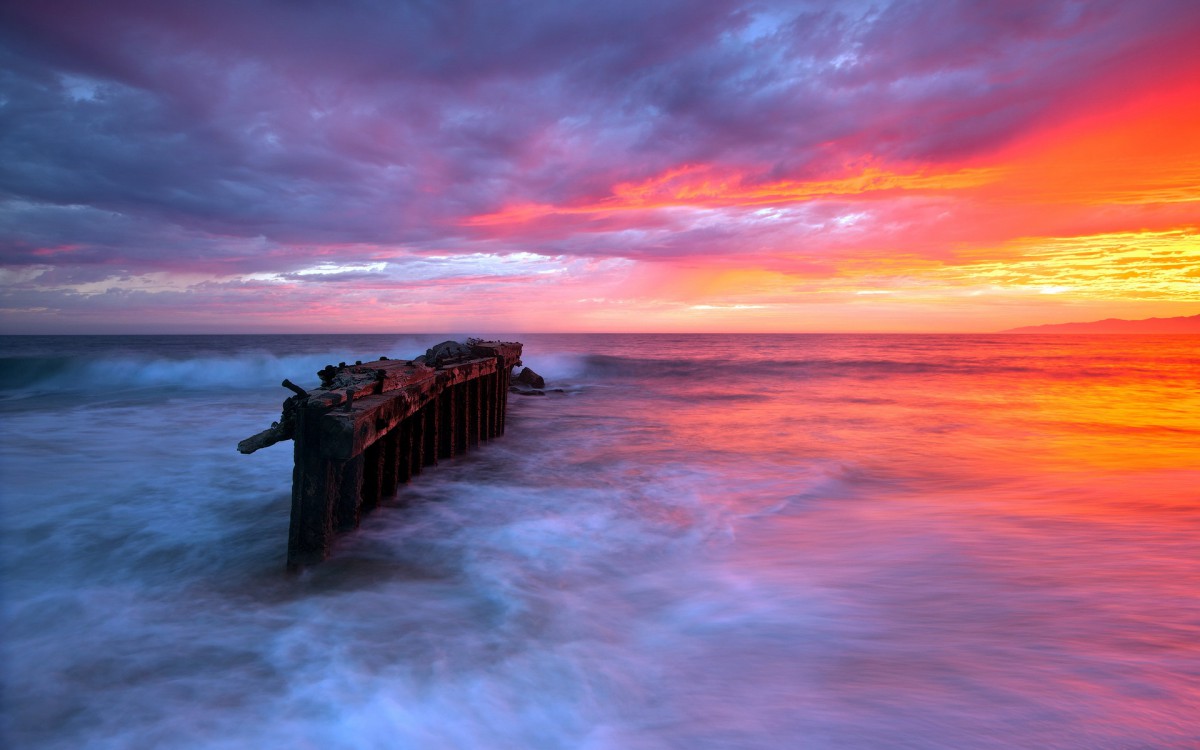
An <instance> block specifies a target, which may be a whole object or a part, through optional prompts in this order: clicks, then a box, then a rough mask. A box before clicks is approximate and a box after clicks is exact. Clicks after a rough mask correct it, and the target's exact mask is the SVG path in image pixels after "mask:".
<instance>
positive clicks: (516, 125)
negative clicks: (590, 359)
mask: <svg viewBox="0 0 1200 750" xmlns="http://www.w3.org/2000/svg"><path fill="white" fill-rule="evenodd" d="M1198 39H1200V2H1196V0H1139V1H1137V2H1133V1H1131V0H1112V1H1111V2H1109V1H1100V2H1088V1H1083V2H1067V1H1060V0H1005V1H1004V2H999V1H997V2H984V1H982V0H977V1H975V2H966V1H963V2H950V1H945V0H939V1H934V0H915V1H912V2H890V1H889V0H880V1H879V2H858V1H853V2H795V1H792V2H769V1H768V2H740V1H732V0H687V1H686V2H685V1H658V0H605V1H604V2H596V1H595V0H589V1H587V2H571V1H568V0H540V1H536V2H535V1H525V2H503V1H481V2H457V1H454V0H445V1H439V0H426V1H424V2H399V1H397V2H378V1H376V2H365V1H364V2H338V3H332V2H330V3H323V2H316V1H315V0H312V1H307V2H301V1H296V2H282V1H277V2H251V1H247V0H238V1H237V2H220V1H215V2H204V3H182V2H179V3H176V2H162V1H152V0H146V1H142V2H133V1H126V0H116V1H110V2H101V3H97V2H84V1H80V2H70V1H67V2H59V1H56V0H40V1H39V2H36V3H35V2H27V3H5V4H3V6H0V308H2V311H0V331H3V332H6V333H42V332H49V333H102V332H110V333H121V332H129V333H140V332H172V331H179V332H272V331H280V332H291V331H295V332H309V331H311V332H336V331H360V332H371V331H378V332H393V331H395V332H401V331H411V332H418V331H420V332H425V331H428V332H467V333H479V334H488V333H502V332H532V331H799V332H804V331H816V332H821V331H994V330H999V329H1003V328H1008V327H1013V326H1020V325H1029V324H1039V323H1055V322H1065V321H1073V320H1094V319H1099V318H1107V317H1122V318H1145V317H1152V316H1158V317H1168V316H1178V315H1194V314H1197V313H1200V42H1198V41H1197V40H1198Z"/></svg>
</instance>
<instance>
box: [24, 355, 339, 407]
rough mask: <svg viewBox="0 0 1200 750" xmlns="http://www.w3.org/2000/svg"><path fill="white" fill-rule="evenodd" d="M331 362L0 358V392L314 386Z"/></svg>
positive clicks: (302, 358) (298, 358)
mask: <svg viewBox="0 0 1200 750" xmlns="http://www.w3.org/2000/svg"><path fill="white" fill-rule="evenodd" d="M328 361H329V357H328V356H322V355H311V354H309V355H283V356H280V355H273V354H268V353H266V352H261V353H255V354H238V355H229V356H207V357H197V358H193V359H170V358H165V357H148V356H137V355H123V356H111V357H100V358H82V357H73V358H72V357H66V358H62V357H22V358H4V359H0V393H3V394H4V395H5V396H8V397H9V398H13V397H21V396H25V395H28V396H32V395H39V394H45V393H81V392H89V391H113V390H117V391H127V390H138V389H146V388H153V389H162V388H170V389H177V390H189V391H190V390H212V389H217V388H222V389H230V388H232V389H261V388H263V387H264V386H266V385H268V384H269V385H272V386H273V385H276V384H278V383H280V382H282V381H283V379H284V378H292V379H303V380H308V379H311V380H312V381H314V382H316V379H317V378H316V372H317V370H319V369H321V367H323V366H324V365H325V364H326V363H327V362H328Z"/></svg>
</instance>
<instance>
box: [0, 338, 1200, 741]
mask: <svg viewBox="0 0 1200 750" xmlns="http://www.w3.org/2000/svg"><path fill="white" fill-rule="evenodd" d="M443 338H447V337H445V336H401V335H395V336H170V337H165V336H164V337H157V336H146V337H4V338H3V339H0V347H2V348H0V358H2V363H3V364H2V369H0V440H2V444H0V449H2V450H0V480H2V482H0V490H2V491H0V499H2V514H0V522H2V526H0V545H2V550H3V551H2V553H0V554H2V558H0V560H2V565H3V568H2V571H0V572H2V578H0V585H2V589H0V596H2V602H3V647H2V648H3V654H2V655H3V662H2V677H3V693H2V695H0V700H2V701H3V725H2V726H3V730H2V731H3V740H2V742H0V744H3V745H4V746H5V747H7V748H14V749H16V748H63V749H69V750H80V749H81V748H255V749H259V748H291V749H296V748H300V749H303V748H314V749H317V748H320V749H321V750H326V749H336V748H381V749H383V748H386V749H394V748H414V749H420V750H437V749H441V748H446V749H450V748H455V749H458V748H513V749H516V750H524V749H540V748H563V749H570V750H575V749H583V750H599V749H601V748H613V749H619V750H658V749H659V748H663V749H666V748H672V749H674V748H678V749H680V750H684V749H686V750H708V749H710V748H711V749H717V748H720V749H725V748H736V749H742V748H747V749H758V748H762V749H764V750H765V749H768V748H770V749H772V750H777V749H780V748H788V749H790V748H837V749H841V748H852V749H862V750H888V749H891V748H897V749H898V748H913V749H924V748H946V749H947V750H971V749H974V748H1006V749H1007V748H1039V749H1042V748H1089V749H1109V748H1111V749H1112V750H1128V749H1133V748H1181V749H1182V748H1196V747H1200V416H1198V415H1200V337H1196V336H1191V337H1187V336H1178V337H1176V336H1140V337H1139V336H1130V337H1120V336H1040V335H1033V336H971V335H946V336H937V335H922V336H908V335H887V336H873V335H855V336H848V335H828V336H826V335H796V336H733V335H655V336H649V335H527V336H508V337H505V338H509V339H513V338H516V339H518V340H521V341H522V342H523V343H524V345H525V356H524V361H525V363H526V364H527V365H529V366H530V367H532V368H533V369H534V370H536V371H538V372H539V373H541V374H542V375H544V376H545V377H546V378H547V380H548V381H549V383H548V385H549V387H550V388H551V389H561V392H551V393H548V394H547V395H545V396H520V395H516V394H513V395H511V396H510V398H509V404H510V406H509V421H508V426H507V432H506V434H505V435H504V436H503V437H502V438H499V439H497V440H495V441H492V442H490V443H488V444H486V445H484V446H481V447H480V448H479V449H478V450H474V451H472V452H471V453H469V454H468V455H466V456H463V457H461V458H458V459H455V460H453V461H450V462H443V463H442V464H441V465H440V466H438V467H436V468H433V469H428V470H426V472H425V473H424V474H422V475H421V476H420V477H418V478H417V479H415V480H414V481H413V482H412V483H410V484H408V485H405V486H404V487H402V488H401V490H400V492H399V494H398V495H397V498H396V499H395V500H394V501H393V502H391V503H390V504H388V505H387V506H386V507H382V508H380V509H378V510H377V511H375V512H374V513H373V514H371V515H370V516H368V517H366V519H365V520H364V522H363V525H362V527H361V528H360V529H359V530H358V531H357V532H355V533H352V534H349V535H346V536H342V537H340V538H339V539H338V542H337V545H336V548H335V550H334V554H333V557H332V558H331V559H330V560H329V561H328V562H326V563H325V564H323V565H320V566H317V567H313V568H310V569H308V570H306V571H304V572H303V573H301V574H299V575H289V574H287V573H286V572H285V570H284V560H285V553H286V546H287V527H288V512H289V505H290V496H289V492H290V483H291V465H292V452H291V445H290V444H288V443H284V444H281V445H277V446H274V447H272V448H268V449H265V450H262V451H259V452H258V453H255V454H254V455H251V456H244V455H240V454H238V453H237V452H236V450H235V446H236V444H237V442H238V441H239V440H241V439H242V438H245V437H248V436H249V435H251V434H253V433H255V432H258V431H259V430H261V429H264V428H265V427H267V426H268V425H270V423H271V421H272V420H274V419H278V416H279V407H280V404H281V402H282V401H283V399H284V398H285V397H286V396H287V395H289V394H288V392H287V391H285V390H284V389H283V388H281V387H280V386H279V383H280V381H281V380H282V379H283V378H285V377H286V378H290V379H292V380H293V381H296V382H297V383H299V384H300V385H302V386H313V385H316V383H317V378H316V371H317V370H318V369H320V368H321V367H322V366H324V365H325V364H327V363H330V362H334V363H336V362H339V361H353V360H355V359H363V360H368V359H377V358H378V357H379V356H381V355H386V356H389V357H402V358H410V357H414V356H416V355H418V354H420V353H422V352H423V351H424V350H425V348H426V347H428V346H429V345H431V344H433V343H436V342H437V341H440V340H442V339H443Z"/></svg>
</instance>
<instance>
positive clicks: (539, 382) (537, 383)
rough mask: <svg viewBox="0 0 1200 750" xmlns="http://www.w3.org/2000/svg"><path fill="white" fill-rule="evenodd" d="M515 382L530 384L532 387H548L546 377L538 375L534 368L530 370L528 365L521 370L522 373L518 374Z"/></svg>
mask: <svg viewBox="0 0 1200 750" xmlns="http://www.w3.org/2000/svg"><path fill="white" fill-rule="evenodd" d="M514 382H516V383H517V384H519V385H525V386H529V387H530V388H545V387H546V379H545V378H543V377H542V376H541V375H538V374H537V373H536V372H534V371H533V370H530V369H529V368H528V367H526V368H525V369H523V370H521V374H519V375H517V378H516V380H515V381H514Z"/></svg>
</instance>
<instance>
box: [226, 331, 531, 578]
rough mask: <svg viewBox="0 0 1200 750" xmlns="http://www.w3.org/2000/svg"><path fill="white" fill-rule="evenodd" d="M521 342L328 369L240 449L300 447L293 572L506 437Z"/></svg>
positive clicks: (441, 348) (454, 346) (473, 343)
mask: <svg viewBox="0 0 1200 750" xmlns="http://www.w3.org/2000/svg"><path fill="white" fill-rule="evenodd" d="M519 364H521V344H519V343H515V342H501V341H479V340H476V339H469V340H468V341H467V342H466V343H465V344H463V343H458V342H454V341H447V342H444V343H441V344H438V345H437V346H435V347H433V348H431V349H430V350H429V351H427V352H426V353H425V355H424V356H421V357H417V358H416V359H413V360H398V359H388V358H386V357H381V358H380V359H379V360H377V361H373V362H361V361H360V362H356V363H355V364H353V365H347V364H346V363H344V362H343V363H341V364H339V365H338V366H336V367H335V366H333V365H329V366H327V367H325V368H324V369H323V370H321V371H320V372H319V373H317V374H318V375H319V376H320V378H321V385H320V387H318V388H315V389H313V390H310V391H306V390H304V389H303V388H301V387H299V386H297V385H295V384H294V383H292V382H291V381H289V380H285V381H283V385H284V387H286V388H288V389H289V390H291V391H292V392H293V393H295V395H294V396H291V397H290V398H288V399H287V400H286V401H285V402H284V404H283V415H282V416H281V418H280V420H279V421H278V422H276V423H275V424H273V425H272V426H271V427H270V428H268V429H266V430H264V431H262V432H260V433H258V434H257V435H254V436H252V437H249V438H247V439H245V440H243V441H241V442H240V443H238V450H239V451H241V452H242V453H253V452H254V451H256V450H259V449H260V448H264V447H266V446H269V445H273V444H274V443H277V442H279V441H281V440H294V441H295V456H296V464H295V468H294V469H293V471H292V518H291V528H290V531H289V533H288V555H287V564H288V568H289V569H292V570H295V569H298V568H300V567H303V566H305V565H310V564H313V563H317V562H320V561H321V560H324V559H325V558H326V557H328V555H329V550H330V545H331V543H332V540H333V536H334V534H335V533H337V532H340V531H348V530H350V529H354V528H356V527H357V526H358V523H359V519H360V518H361V517H362V515H363V514H365V513H368V512H370V511H371V510H372V509H373V508H375V507H376V506H377V505H378V504H379V502H380V500H381V499H383V498H385V497H389V496H392V495H394V494H395V493H396V490H397V488H398V486H399V485H401V484H404V483H405V482H407V481H408V480H409V479H411V478H412V477H413V476H415V475H417V474H419V473H420V472H421V470H422V469H423V468H424V467H426V466H432V465H434V464H436V463H437V462H438V461H440V460H443V459H447V458H451V457H453V456H455V455H458V454H460V453H464V452H466V451H467V450H468V449H469V448H471V447H474V446H476V445H478V444H479V443H481V442H484V441H487V440H490V439H492V438H494V437H497V436H499V435H502V434H504V419H505V413H506V411H507V403H508V389H509V380H510V376H511V373H512V369H513V367H515V366H517V365H519Z"/></svg>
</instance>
